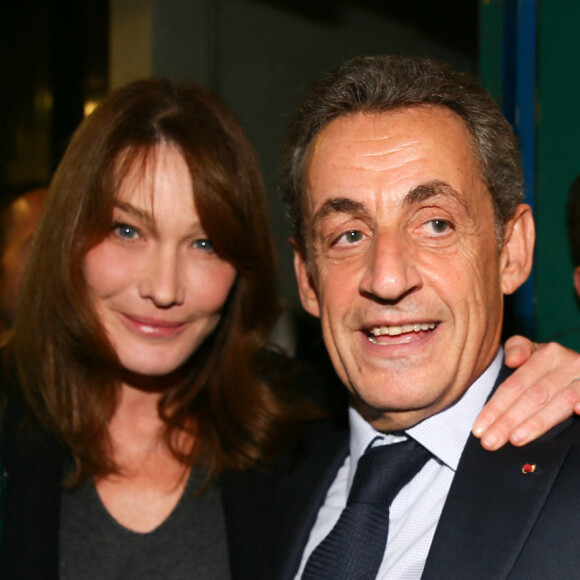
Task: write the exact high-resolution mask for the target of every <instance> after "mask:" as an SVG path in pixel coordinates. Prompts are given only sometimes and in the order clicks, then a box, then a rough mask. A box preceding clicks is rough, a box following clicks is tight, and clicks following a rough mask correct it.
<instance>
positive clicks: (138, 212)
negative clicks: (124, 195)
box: [114, 201, 154, 224]
mask: <svg viewBox="0 0 580 580" xmlns="http://www.w3.org/2000/svg"><path fill="white" fill-rule="evenodd" d="M114 207H116V208H118V209H120V210H121V211H124V212H126V213H128V214H129V215H132V216H133V217H135V218H137V219H139V220H141V221H143V222H145V223H147V224H152V223H153V221H154V220H153V216H152V215H151V214H150V213H149V212H147V211H145V210H143V209H139V208H138V207H135V206H134V205H132V204H130V203H127V202H125V201H115V204H114Z"/></svg>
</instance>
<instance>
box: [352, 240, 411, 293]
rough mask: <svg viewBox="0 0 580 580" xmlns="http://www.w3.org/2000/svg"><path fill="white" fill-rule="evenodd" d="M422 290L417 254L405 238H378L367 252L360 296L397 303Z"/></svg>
mask: <svg viewBox="0 0 580 580" xmlns="http://www.w3.org/2000/svg"><path fill="white" fill-rule="evenodd" d="M420 286H421V276H420V272H419V270H418V268H417V260H416V254H415V250H414V248H413V247H412V244H411V243H410V242H409V240H407V239H406V238H405V236H404V234H401V233H400V232H397V231H389V232H381V233H379V234H378V235H376V236H375V237H374V239H373V242H372V243H371V244H370V245H369V248H368V251H367V256H366V263H365V271H364V273H363V276H362V279H361V284H360V290H361V292H362V293H363V294H366V295H368V296H371V297H373V298H374V299H376V300H379V301H381V302H397V301H398V300H400V299H401V298H403V297H404V296H406V295H408V294H409V293H411V292H413V291H414V290H416V289H418V288H419V287H420Z"/></svg>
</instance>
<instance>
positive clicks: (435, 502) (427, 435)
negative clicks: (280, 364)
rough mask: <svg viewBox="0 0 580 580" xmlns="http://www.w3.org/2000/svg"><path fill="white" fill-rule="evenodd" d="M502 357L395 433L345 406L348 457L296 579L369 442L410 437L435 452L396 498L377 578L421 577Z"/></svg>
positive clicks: (341, 502)
mask: <svg viewBox="0 0 580 580" xmlns="http://www.w3.org/2000/svg"><path fill="white" fill-rule="evenodd" d="M502 360H503V351H502V350H501V349H500V351H499V352H498V354H497V355H496V357H495V359H494V361H493V362H492V364H491V365H490V366H489V367H488V368H487V369H486V370H485V372H484V373H483V374H482V375H481V376H480V377H479V378H478V379H477V380H476V381H475V382H474V383H473V385H471V387H470V388H469V389H467V391H466V392H465V394H464V395H463V396H462V397H461V398H460V399H459V400H458V401H457V402H456V403H454V404H453V405H452V406H451V407H449V408H447V409H445V410H444V411H442V412H440V413H438V414H436V415H433V416H432V417H428V418H427V419H425V420H423V421H421V422H420V423H418V424H417V425H415V426H413V427H411V428H410V429H407V430H406V431H405V434H402V435H398V436H394V435H389V434H384V433H380V432H378V431H376V430H375V429H373V427H372V426H371V425H370V424H369V423H367V422H366V421H365V420H364V419H363V418H362V417H361V416H360V415H359V413H358V412H357V411H355V410H354V409H352V408H351V409H350V410H349V422H350V455H349V456H348V457H347V458H346V460H345V462H344V464H343V466H342V467H341V468H340V469H339V471H338V473H337V475H336V478H335V480H334V482H333V484H332V485H331V486H330V488H329V490H328V493H327V495H326V499H325V501H324V504H323V505H322V507H321V508H320V510H319V512H318V517H317V519H316V523H315V524H314V527H313V528H312V531H311V532H310V538H309V540H308V543H307V544H306V548H305V550H304V554H303V555H302V563H301V565H300V568H299V571H298V574H297V576H296V577H295V578H296V580H299V579H300V577H301V575H302V571H303V570H304V566H305V565H306V561H307V560H308V557H309V556H310V554H311V553H312V551H313V550H314V548H315V547H316V546H318V544H319V543H320V542H321V541H322V540H323V539H324V538H325V537H326V536H327V535H328V533H329V532H330V530H331V529H332V528H333V527H334V525H335V523H336V522H337V520H338V518H339V516H340V514H341V512H342V510H343V509H344V507H345V506H346V500H347V497H348V494H349V491H350V487H351V485H352V481H353V479H354V474H355V471H356V465H357V463H358V460H359V459H360V457H361V456H362V455H363V453H364V452H365V450H366V449H367V447H368V446H369V445H371V444H372V446H375V445H389V444H391V443H396V442H399V441H402V440H405V439H406V438H407V436H409V437H412V438H413V439H415V440H416V441H417V442H419V443H420V444H421V445H423V446H424V447H426V448H427V449H428V450H429V451H430V452H431V453H432V455H433V458H431V459H430V460H429V461H427V463H426V464H425V466H424V467H423V469H421V471H420V472H419V473H418V474H417V475H416V476H415V477H414V478H413V479H412V480H411V481H410V482H409V483H408V484H407V485H406V486H405V487H403V489H402V490H401V491H400V493H399V494H398V495H397V496H396V497H395V499H394V500H393V503H392V504H391V509H390V518H389V536H388V540H387V547H386V550H385V554H384V556H383V562H382V564H381V566H380V568H379V572H378V574H377V578H378V579H379V580H387V579H388V580H418V579H419V578H421V574H422V573H423V568H424V567H425V561H426V559H427V554H428V553H429V548H430V546H431V542H432V541H433V536H434V534H435V528H436V527H437V524H438V522H439V517H440V516H441V511H442V510H443V505H444V503H445V500H446V499H447V494H448V493H449V488H450V487H451V482H452V481H453V477H454V475H455V471H456V470H457V465H458V464H459V459H460V457H461V454H462V452H463V448H464V447H465V444H466V443H467V439H468V438H469V434H470V433H471V428H472V426H473V423H474V421H475V418H476V417H477V415H478V413H479V411H480V410H481V408H482V407H483V405H484V404H485V401H486V400H487V398H488V397H489V394H490V392H491V390H492V389H493V386H494V384H495V381H496V379H497V376H498V374H499V371H500V369H501V365H502Z"/></svg>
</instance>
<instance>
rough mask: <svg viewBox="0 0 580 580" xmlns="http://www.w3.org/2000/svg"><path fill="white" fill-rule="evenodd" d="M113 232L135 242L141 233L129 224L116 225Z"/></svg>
mask: <svg viewBox="0 0 580 580" xmlns="http://www.w3.org/2000/svg"><path fill="white" fill-rule="evenodd" d="M113 231H114V232H115V233H116V234H117V235H118V236H119V237H120V238H124V239H126V240H135V239H137V238H138V237H139V232H138V231H137V230H136V229H135V228H134V227H133V226H130V225H128V224H115V225H114V226H113Z"/></svg>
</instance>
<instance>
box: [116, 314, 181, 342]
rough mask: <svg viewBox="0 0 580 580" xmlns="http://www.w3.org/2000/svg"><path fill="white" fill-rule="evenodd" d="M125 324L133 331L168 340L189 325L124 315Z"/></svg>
mask: <svg viewBox="0 0 580 580" xmlns="http://www.w3.org/2000/svg"><path fill="white" fill-rule="evenodd" d="M122 319H123V321H124V322H125V324H126V325H127V326H128V327H129V328H130V329H131V330H133V331H136V332H138V333H139V334H143V335H145V336H149V337H152V338H167V337H171V336H174V335H176V334H179V333H180V332H181V331H182V330H183V329H184V328H185V327H186V325H187V323H186V322H173V321H169V320H162V319H158V318H150V317H143V316H131V315H129V314H122Z"/></svg>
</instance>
